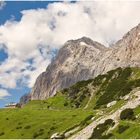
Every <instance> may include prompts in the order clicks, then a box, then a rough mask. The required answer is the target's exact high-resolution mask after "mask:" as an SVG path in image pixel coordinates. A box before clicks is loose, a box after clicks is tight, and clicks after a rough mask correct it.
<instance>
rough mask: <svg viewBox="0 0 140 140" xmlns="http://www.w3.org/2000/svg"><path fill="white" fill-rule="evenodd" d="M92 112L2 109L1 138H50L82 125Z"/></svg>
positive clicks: (0, 117)
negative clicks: (54, 134)
mask: <svg viewBox="0 0 140 140" xmlns="http://www.w3.org/2000/svg"><path fill="white" fill-rule="evenodd" d="M90 114H92V112H91V111H88V110H86V111H83V110H80V109H74V110H61V111H59V110H48V109H47V110H43V109H30V108H29V109H27V108H26V109H1V110H0V138H6V139H8V138H13V139H19V138H50V136H51V135H52V134H53V133H55V132H63V131H64V130H66V129H68V128H71V127H73V126H74V125H76V124H80V123H81V121H83V120H84V119H85V118H86V117H87V116H89V115H90Z"/></svg>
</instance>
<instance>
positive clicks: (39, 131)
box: [33, 129, 44, 139]
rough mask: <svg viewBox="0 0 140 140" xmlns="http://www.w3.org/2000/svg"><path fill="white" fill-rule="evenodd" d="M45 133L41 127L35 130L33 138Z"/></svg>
mask: <svg viewBox="0 0 140 140" xmlns="http://www.w3.org/2000/svg"><path fill="white" fill-rule="evenodd" d="M43 134H44V129H40V130H38V132H35V133H34V134H33V139H35V138H37V137H39V136H41V135H43Z"/></svg>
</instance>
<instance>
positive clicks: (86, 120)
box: [80, 115, 93, 125]
mask: <svg viewBox="0 0 140 140" xmlns="http://www.w3.org/2000/svg"><path fill="white" fill-rule="evenodd" d="M92 117H93V115H89V116H87V117H86V118H85V119H84V120H83V121H82V122H81V123H80V124H81V125H85V124H87V122H88V121H89V120H91V118H92Z"/></svg>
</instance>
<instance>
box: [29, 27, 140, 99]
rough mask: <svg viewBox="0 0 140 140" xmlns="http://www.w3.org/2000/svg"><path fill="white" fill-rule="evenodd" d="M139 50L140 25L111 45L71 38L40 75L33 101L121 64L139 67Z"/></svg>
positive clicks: (86, 39) (34, 89) (33, 93)
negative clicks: (106, 45)
mask: <svg viewBox="0 0 140 140" xmlns="http://www.w3.org/2000/svg"><path fill="white" fill-rule="evenodd" d="M139 52H140V24H139V25H138V26H136V27H135V28H133V29H132V30H131V31H129V32H128V33H127V34H125V35H124V36H123V38H122V39H121V40H119V41H118V42H116V43H115V44H114V45H113V46H112V47H108V48H107V47H105V46H104V45H102V44H100V43H98V42H95V41H92V40H91V39H90V38H87V37H82V38H80V39H77V40H69V41H67V42H66V43H65V44H64V46H63V47H62V48H61V49H60V50H59V52H58V54H57V55H56V57H55V59H54V60H52V62H51V64H50V65H49V66H48V67H47V69H46V71H45V72H43V73H42V74H40V75H39V77H38V78H37V80H36V82H35V85H34V87H33V89H32V91H31V93H30V95H31V100H38V99H46V98H48V97H50V96H54V95H55V94H56V91H58V90H61V89H63V88H67V87H69V86H71V85H72V84H74V83H76V82H78V81H81V80H87V79H90V78H94V77H96V76H97V75H99V74H104V73H106V72H107V71H109V70H112V69H115V68H118V67H129V66H131V67H138V66H140V57H139Z"/></svg>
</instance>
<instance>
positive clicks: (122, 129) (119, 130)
mask: <svg viewBox="0 0 140 140" xmlns="http://www.w3.org/2000/svg"><path fill="white" fill-rule="evenodd" d="M128 128H129V126H128V125H126V126H124V125H119V127H118V130H117V132H118V133H119V134H121V133H123V132H124V131H125V130H127V129H128Z"/></svg>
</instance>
